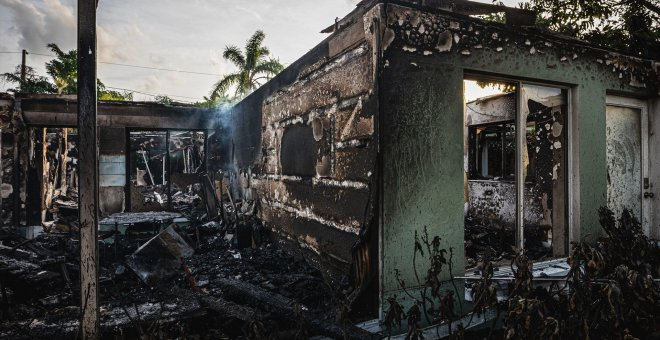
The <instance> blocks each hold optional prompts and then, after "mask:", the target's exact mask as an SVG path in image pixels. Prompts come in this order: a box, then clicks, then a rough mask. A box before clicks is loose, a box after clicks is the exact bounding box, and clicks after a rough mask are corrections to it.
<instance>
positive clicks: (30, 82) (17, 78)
mask: <svg viewBox="0 0 660 340" xmlns="http://www.w3.org/2000/svg"><path fill="white" fill-rule="evenodd" d="M0 79H2V80H3V81H5V82H8V83H14V84H16V87H15V88H12V89H8V90H7V91H8V92H12V93H14V94H16V93H20V92H25V93H55V92H56V91H57V89H56V88H55V86H54V85H53V84H51V83H50V82H49V81H48V78H46V77H43V76H40V75H37V73H36V72H35V71H34V69H33V68H32V67H26V68H25V81H24V82H23V81H22V80H21V65H18V66H16V69H15V70H14V72H11V73H10V72H7V73H4V74H2V75H0Z"/></svg>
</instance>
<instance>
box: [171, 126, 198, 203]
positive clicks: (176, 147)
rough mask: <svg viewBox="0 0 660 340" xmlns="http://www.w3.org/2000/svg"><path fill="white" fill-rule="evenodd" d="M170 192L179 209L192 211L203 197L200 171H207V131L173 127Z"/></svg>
mask: <svg viewBox="0 0 660 340" xmlns="http://www.w3.org/2000/svg"><path fill="white" fill-rule="evenodd" d="M169 141H170V142H169V155H170V164H171V170H170V173H171V184H170V194H171V196H172V207H173V209H174V210H176V211H190V209H191V208H192V206H193V205H194V204H195V200H197V201H200V197H201V196H202V195H201V194H200V193H201V190H202V189H201V180H200V175H201V174H203V173H205V172H206V156H205V155H206V150H205V147H206V133H205V132H204V131H170V137H169Z"/></svg>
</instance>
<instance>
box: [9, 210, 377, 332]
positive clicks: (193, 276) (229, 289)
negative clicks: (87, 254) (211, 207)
mask: <svg viewBox="0 0 660 340" xmlns="http://www.w3.org/2000/svg"><path fill="white" fill-rule="evenodd" d="M234 204H237V206H236V208H234ZM253 208H254V204H251V203H249V202H234V203H228V204H227V205H226V207H225V209H226V212H227V213H229V214H231V216H232V217H231V218H228V220H227V221H225V220H222V219H218V220H215V221H210V222H206V223H204V224H201V223H199V222H197V221H196V220H189V222H188V223H181V222H180V221H187V219H186V218H182V217H181V214H173V213H161V212H150V213H127V214H115V215H113V216H111V217H109V218H106V219H104V220H102V221H101V230H100V232H99V233H100V236H99V237H100V239H101V240H100V242H99V246H100V250H99V252H100V270H99V284H100V290H99V292H100V301H101V327H102V331H103V336H104V337H116V336H121V337H139V336H143V335H145V334H153V333H154V332H158V334H161V336H162V337H180V336H182V334H185V337H200V338H221V337H230V338H235V337H245V338H258V337H260V336H263V335H265V334H269V335H273V336H275V337H279V338H293V337H308V336H314V335H325V336H329V337H332V338H341V337H344V335H345V334H346V335H347V336H349V337H353V338H355V337H357V338H366V337H368V336H369V334H368V333H367V332H365V331H363V330H361V329H358V328H356V327H354V326H352V325H349V324H344V323H343V322H342V320H339V319H337V317H336V316H337V315H340V313H339V312H338V311H339V310H340V309H341V308H340V307H339V306H341V303H340V302H339V301H338V298H337V297H338V296H339V295H338V294H337V292H336V291H335V290H337V289H342V288H341V287H332V285H330V284H328V283H327V281H326V279H325V277H324V275H323V274H322V273H320V272H319V271H317V270H316V269H314V268H313V267H311V266H310V265H309V264H308V263H307V262H306V261H305V259H304V257H302V256H303V255H296V256H292V255H289V254H288V253H285V252H284V251H283V250H282V249H281V247H280V246H279V244H278V243H273V242H272V241H271V238H270V235H269V234H267V233H266V232H265V230H264V228H262V227H261V225H260V223H259V221H258V220H257V219H256V218H255V217H254V216H253V215H252V214H251V213H252V209H253ZM174 222H179V223H180V224H181V225H182V226H178V225H177V223H174ZM0 240H2V245H0V282H1V285H2V288H1V289H2V291H3V294H2V296H3V300H2V306H1V308H0V310H1V314H0V316H1V317H0V320H1V323H0V338H3V339H27V338H53V337H54V338H72V337H75V336H76V334H77V331H78V329H77V318H78V317H79V307H78V306H79V304H80V301H79V294H80V288H79V284H78V280H79V241H78V239H77V233H70V234H65V233H54V234H42V235H40V236H38V237H37V238H34V239H32V240H24V239H21V238H19V237H17V236H15V235H14V234H10V233H9V232H8V231H4V232H3V233H2V235H0ZM300 254H303V252H300ZM344 288H346V287H344Z"/></svg>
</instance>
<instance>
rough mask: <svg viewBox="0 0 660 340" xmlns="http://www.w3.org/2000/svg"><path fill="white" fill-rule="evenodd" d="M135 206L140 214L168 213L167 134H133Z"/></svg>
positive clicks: (132, 153) (131, 134)
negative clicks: (162, 211) (166, 210)
mask: <svg viewBox="0 0 660 340" xmlns="http://www.w3.org/2000/svg"><path fill="white" fill-rule="evenodd" d="M129 138H130V162H129V166H130V172H129V173H130V176H131V177H130V185H131V204H132V208H133V209H135V210H137V211H149V210H164V209H166V208H167V206H168V199H169V198H168V194H167V187H166V185H167V177H168V170H167V132H166V131H131V132H129Z"/></svg>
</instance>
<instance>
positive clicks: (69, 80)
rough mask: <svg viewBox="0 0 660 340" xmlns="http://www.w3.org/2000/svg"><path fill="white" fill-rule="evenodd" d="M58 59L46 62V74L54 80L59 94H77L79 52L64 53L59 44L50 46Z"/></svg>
mask: <svg viewBox="0 0 660 340" xmlns="http://www.w3.org/2000/svg"><path fill="white" fill-rule="evenodd" d="M48 49H49V50H51V51H52V52H53V53H55V57H56V59H53V60H51V61H49V62H46V73H48V75H50V77H51V78H53V83H54V84H55V87H57V93H58V94H76V91H77V88H78V52H77V51H76V50H71V51H69V52H64V51H62V49H60V47H59V46H57V44H54V43H50V44H48Z"/></svg>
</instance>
